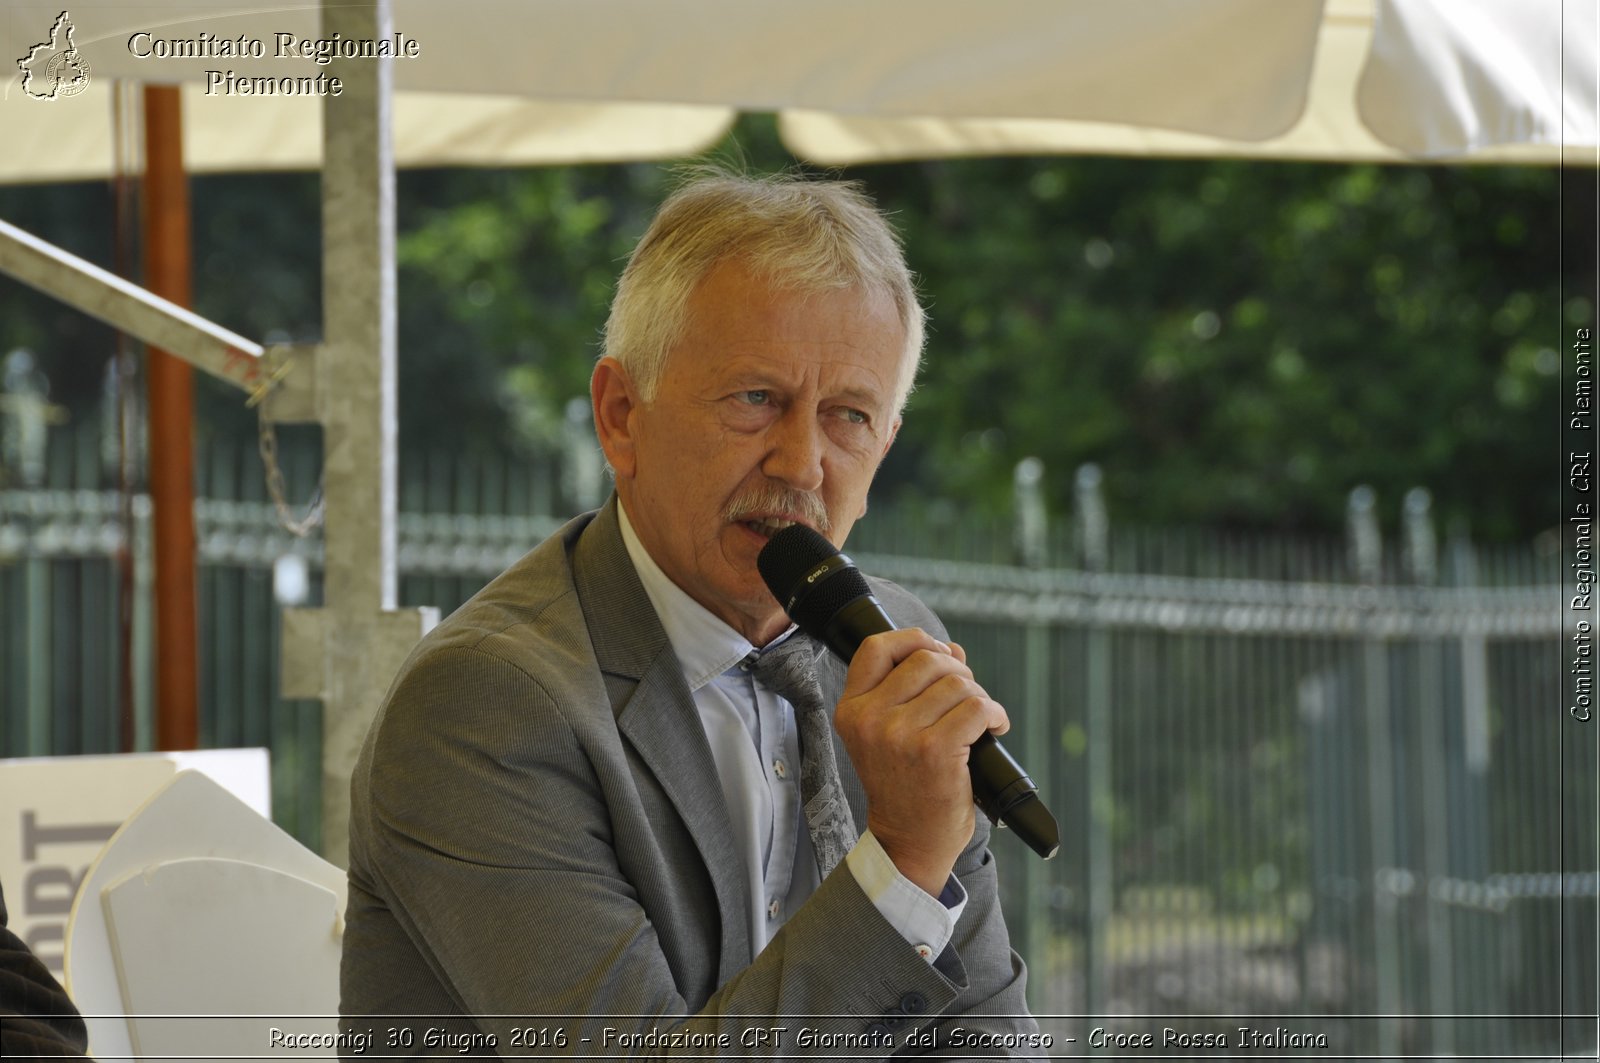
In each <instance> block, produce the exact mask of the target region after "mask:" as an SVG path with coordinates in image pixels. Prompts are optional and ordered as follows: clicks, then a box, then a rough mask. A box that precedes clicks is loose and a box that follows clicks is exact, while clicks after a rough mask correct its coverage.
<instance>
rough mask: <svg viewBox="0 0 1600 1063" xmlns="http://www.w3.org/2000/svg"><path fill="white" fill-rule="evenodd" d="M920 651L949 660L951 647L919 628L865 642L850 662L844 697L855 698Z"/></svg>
mask: <svg viewBox="0 0 1600 1063" xmlns="http://www.w3.org/2000/svg"><path fill="white" fill-rule="evenodd" d="M919 651H926V652H927V653H929V654H930V655H934V656H940V657H949V656H950V647H949V646H948V645H947V644H945V643H943V642H940V641H939V640H938V639H936V638H934V637H933V636H932V635H930V634H928V633H927V632H926V631H924V630H922V629H921V628H919V627H907V628H900V629H898V630H895V631H884V632H880V633H879V634H876V635H872V636H869V637H868V638H866V639H864V640H863V641H862V643H861V645H860V646H859V647H858V648H857V649H856V653H855V656H854V657H852V658H851V659H850V671H849V673H848V674H847V675H846V676H845V683H844V696H845V697H847V698H850V697H858V696H860V695H861V694H864V693H866V692H867V691H869V690H872V689H873V688H874V687H876V686H878V684H880V683H882V682H883V681H884V679H885V678H886V677H887V676H888V675H889V673H890V672H893V671H894V670H895V668H896V667H897V666H898V665H899V664H900V662H902V661H904V660H906V659H907V658H908V657H911V656H912V655H914V654H916V653H917V652H919Z"/></svg>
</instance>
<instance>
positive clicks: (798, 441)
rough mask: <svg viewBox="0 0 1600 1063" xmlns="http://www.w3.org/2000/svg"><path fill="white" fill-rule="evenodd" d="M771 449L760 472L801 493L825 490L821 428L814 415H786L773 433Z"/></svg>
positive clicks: (792, 411)
mask: <svg viewBox="0 0 1600 1063" xmlns="http://www.w3.org/2000/svg"><path fill="white" fill-rule="evenodd" d="M768 438H769V441H770V444H771V445H770V447H769V449H768V451H767V457H766V460H765V461H763V462H762V464H761V471H762V472H764V473H766V474H767V476H768V477H770V478H772V479H774V480H779V481H782V482H783V483H785V484H788V485H789V486H790V487H792V488H795V489H796V490H799V491H815V490H817V489H818V488H820V487H821V486H822V448H823V438H822V426H821V425H820V424H818V423H817V418H816V415H815V413H814V412H812V411H808V410H802V409H799V408H794V409H790V410H788V411H786V412H785V413H784V415H783V416H782V417H780V418H779V419H778V420H777V422H775V423H774V424H773V426H772V428H771V430H770V435H769V437H768Z"/></svg>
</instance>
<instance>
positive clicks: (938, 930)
mask: <svg viewBox="0 0 1600 1063" xmlns="http://www.w3.org/2000/svg"><path fill="white" fill-rule="evenodd" d="M844 862H845V863H846V864H847V865H849V867H850V873H851V874H852V875H854V876H855V879H856V884H857V885H859V886H860V887H861V891H862V892H863V893H865V894H866V895H867V899H868V900H870V901H872V904H873V907H875V908H877V909H878V911H879V912H880V913H882V915H883V917H884V918H885V919H887V920H888V921H889V925H890V926H892V927H894V928H895V930H897V931H899V932H900V936H901V937H903V938H905V939H906V941H907V943H909V944H910V945H911V947H912V948H914V949H916V950H917V954H918V955H919V956H921V957H922V958H923V959H924V960H927V961H928V962H929V963H930V964H931V963H932V962H933V961H934V960H935V959H937V958H938V956H939V954H940V953H941V952H943V951H944V947H945V946H946V945H948V944H950V936H951V935H952V934H954V933H955V929H956V920H957V919H960V918H961V913H962V911H963V910H964V909H965V908H966V906H967V891H966V890H965V889H964V888H963V887H962V885H961V883H960V882H958V881H957V880H956V877H955V876H954V875H951V876H950V880H949V881H948V882H946V883H945V887H944V892H943V893H942V894H940V895H939V896H938V897H930V896H929V895H928V894H927V892H926V891H925V890H923V889H922V888H921V887H919V886H917V885H916V884H915V883H913V882H912V881H911V880H910V879H908V878H906V877H905V876H904V875H902V874H901V873H900V870H899V869H898V868H896V867H895V866H894V861H893V860H890V859H889V854H888V853H886V852H884V851H883V846H882V845H879V844H878V839H876V838H874V837H873V836H872V832H871V831H867V832H866V833H865V834H863V835H862V836H861V840H860V841H858V842H856V844H855V847H854V848H853V849H851V850H850V852H849V853H847V854H845V858H844Z"/></svg>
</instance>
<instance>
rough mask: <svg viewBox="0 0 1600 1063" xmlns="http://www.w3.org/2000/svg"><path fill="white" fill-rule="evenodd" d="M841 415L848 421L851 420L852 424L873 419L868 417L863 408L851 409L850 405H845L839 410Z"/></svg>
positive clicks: (864, 422)
mask: <svg viewBox="0 0 1600 1063" xmlns="http://www.w3.org/2000/svg"><path fill="white" fill-rule="evenodd" d="M839 416H841V417H843V418H844V419H845V420H846V421H849V422H850V423H851V424H866V423H868V422H869V421H870V420H871V418H870V417H868V416H867V415H866V413H865V412H863V411H861V410H856V409H851V408H850V407H848V406H846V407H844V408H843V409H841V410H840V411H839Z"/></svg>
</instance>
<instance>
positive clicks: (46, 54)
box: [17, 11, 89, 101]
mask: <svg viewBox="0 0 1600 1063" xmlns="http://www.w3.org/2000/svg"><path fill="white" fill-rule="evenodd" d="M17 67H18V68H19V69H20V70H21V71H22V91H23V93H24V94H25V95H27V96H28V97H30V98H31V99H35V100H48V101H55V100H59V99H63V98H65V97H67V96H76V95H77V94H78V93H80V92H82V91H83V90H84V89H86V88H88V87H89V61H88V60H87V59H85V58H84V57H83V53H81V52H79V51H78V46H77V45H76V44H74V43H73V42H72V18H71V16H70V15H68V13H67V12H65V11H63V12H61V14H60V15H58V16H56V21H55V23H54V25H52V26H51V27H50V39H49V40H47V41H44V42H42V43H40V44H36V45H34V46H33V47H32V48H29V49H28V54H27V55H24V56H23V57H22V58H20V59H18V60H17Z"/></svg>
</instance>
